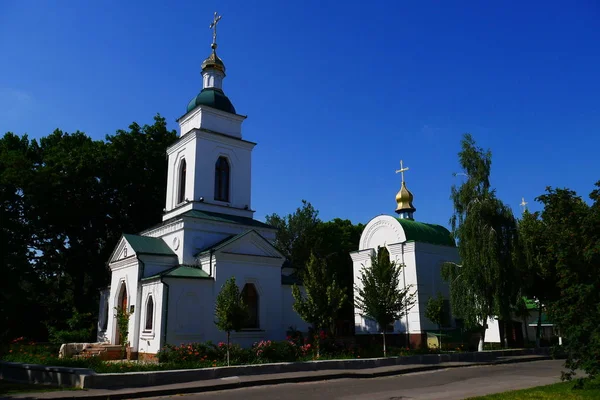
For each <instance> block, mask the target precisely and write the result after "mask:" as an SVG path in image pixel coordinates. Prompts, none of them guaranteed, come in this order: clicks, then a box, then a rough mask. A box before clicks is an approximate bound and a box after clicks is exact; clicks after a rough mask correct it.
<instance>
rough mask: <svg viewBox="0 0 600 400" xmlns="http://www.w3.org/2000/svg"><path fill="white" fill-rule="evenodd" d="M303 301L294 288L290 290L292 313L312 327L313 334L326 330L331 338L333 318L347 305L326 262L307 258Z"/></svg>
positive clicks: (297, 290)
mask: <svg viewBox="0 0 600 400" xmlns="http://www.w3.org/2000/svg"><path fill="white" fill-rule="evenodd" d="M303 286H304V290H305V291H306V297H305V296H304V295H303V294H302V293H301V291H300V288H299V287H298V286H297V285H294V286H293V287H292V295H293V297H294V304H293V308H294V310H295V311H296V312H297V313H298V314H299V315H300V317H301V318H302V319H303V320H304V321H306V322H308V323H310V324H313V325H314V328H315V330H317V331H319V330H326V331H327V332H329V333H330V334H331V335H333V334H334V330H335V326H334V323H335V318H336V315H337V313H338V311H339V310H340V308H341V307H342V304H344V302H345V301H346V297H347V295H346V293H344V290H343V289H342V288H340V287H339V285H338V283H337V281H336V276H335V274H334V273H333V272H332V271H331V270H330V269H329V267H328V264H327V262H326V261H324V260H322V259H318V258H317V257H316V256H315V255H314V254H311V255H310V259H309V260H308V264H307V265H306V271H305V274H304V279H303Z"/></svg>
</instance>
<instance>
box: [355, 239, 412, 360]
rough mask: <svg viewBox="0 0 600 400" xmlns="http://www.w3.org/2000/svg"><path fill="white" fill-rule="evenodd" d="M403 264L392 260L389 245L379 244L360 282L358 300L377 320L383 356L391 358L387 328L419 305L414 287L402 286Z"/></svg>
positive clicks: (363, 311) (357, 289)
mask: <svg viewBox="0 0 600 400" xmlns="http://www.w3.org/2000/svg"><path fill="white" fill-rule="evenodd" d="M402 268H404V265H403V264H398V263H396V262H395V261H391V260H390V254H389V252H388V250H387V248H385V247H378V248H377V253H376V254H373V255H371V263H370V265H368V266H364V265H363V268H362V269H361V271H360V277H359V281H360V285H358V284H357V285H356V296H355V298H354V302H355V304H356V307H357V308H358V309H360V310H361V311H362V313H363V315H365V316H366V317H367V318H370V319H372V320H374V321H375V322H377V325H378V327H379V331H380V332H381V333H382V335H383V356H384V357H387V349H386V343H385V331H386V330H387V328H388V326H389V325H391V324H393V323H394V321H397V320H399V319H401V318H402V317H403V316H405V315H406V314H407V313H408V311H409V310H410V309H411V308H412V307H413V306H414V304H415V296H416V293H415V292H412V293H411V292H410V290H411V288H412V286H411V285H408V286H406V287H401V286H400V274H401V273H402Z"/></svg>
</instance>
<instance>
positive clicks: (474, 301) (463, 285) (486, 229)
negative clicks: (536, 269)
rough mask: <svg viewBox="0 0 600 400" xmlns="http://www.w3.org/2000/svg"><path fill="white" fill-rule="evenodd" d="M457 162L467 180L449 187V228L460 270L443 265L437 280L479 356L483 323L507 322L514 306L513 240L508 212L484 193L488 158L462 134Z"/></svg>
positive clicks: (488, 154)
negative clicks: (475, 337)
mask: <svg viewBox="0 0 600 400" xmlns="http://www.w3.org/2000/svg"><path fill="white" fill-rule="evenodd" d="M459 161H460V165H461V167H462V168H463V170H464V171H465V174H466V176H467V179H466V181H465V182H464V183H463V184H462V185H461V186H460V187H456V185H454V186H452V191H451V199H452V202H453V205H454V214H453V216H452V217H451V219H450V224H451V225H452V233H453V234H454V237H455V238H457V239H458V253H459V256H460V259H461V262H462V264H461V265H457V264H455V263H445V264H444V265H443V268H442V276H443V278H444V279H445V280H447V281H448V282H449V283H450V299H451V303H452V307H453V314H454V315H456V316H457V317H459V318H462V319H463V320H464V322H465V326H466V327H468V328H477V329H478V330H479V331H480V332H481V336H480V340H479V351H482V350H483V343H484V340H485V330H486V329H487V321H488V319H490V318H491V317H493V316H499V317H500V318H501V319H505V320H510V318H511V315H510V314H511V310H512V306H513V304H515V303H516V299H517V295H518V290H519V287H518V285H515V284H514V283H515V282H517V269H516V261H517V257H516V250H517V248H518V235H517V227H516V220H515V218H514V216H513V214H512V211H511V210H510V208H509V207H508V206H506V205H504V203H502V201H501V200H499V199H498V198H497V197H496V194H495V191H494V190H492V189H491V188H490V182H489V176H490V170H491V164H492V156H491V152H490V151H489V150H488V151H486V152H484V151H483V150H482V149H481V148H478V147H477V146H476V144H475V141H474V140H473V138H472V136H471V135H470V134H466V135H465V136H464V138H463V140H462V149H461V151H460V152H459ZM506 325H507V324H505V327H506ZM504 337H505V344H506V337H507V335H506V334H505V335H504Z"/></svg>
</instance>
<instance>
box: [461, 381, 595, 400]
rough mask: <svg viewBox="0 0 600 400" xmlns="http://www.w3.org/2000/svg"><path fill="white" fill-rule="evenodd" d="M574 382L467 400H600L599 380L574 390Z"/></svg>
mask: <svg viewBox="0 0 600 400" xmlns="http://www.w3.org/2000/svg"><path fill="white" fill-rule="evenodd" d="M574 386H575V382H561V383H555V384H554V385H548V386H538V387H534V388H531V389H524V390H513V391H510V392H504V393H497V394H491V395H488V396H481V397H472V398H470V399H468V400H517V399H518V400H534V399H535V400H558V399H561V400H580V399H581V400H587V399H600V379H596V380H595V381H594V382H587V383H586V384H585V385H584V386H583V388H581V389H579V388H574Z"/></svg>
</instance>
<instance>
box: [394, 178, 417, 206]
mask: <svg viewBox="0 0 600 400" xmlns="http://www.w3.org/2000/svg"><path fill="white" fill-rule="evenodd" d="M412 202H413V194H412V193H411V192H410V190H408V189H407V188H406V183H404V182H402V187H401V188H400V191H399V192H398V194H396V203H397V204H398V207H396V212H397V213H401V212H404V211H408V212H411V213H413V212H415V211H416V210H417V209H416V208H415V207H414V206H413V204H412Z"/></svg>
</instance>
